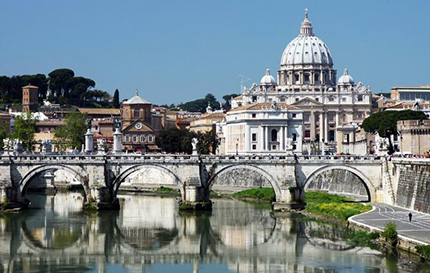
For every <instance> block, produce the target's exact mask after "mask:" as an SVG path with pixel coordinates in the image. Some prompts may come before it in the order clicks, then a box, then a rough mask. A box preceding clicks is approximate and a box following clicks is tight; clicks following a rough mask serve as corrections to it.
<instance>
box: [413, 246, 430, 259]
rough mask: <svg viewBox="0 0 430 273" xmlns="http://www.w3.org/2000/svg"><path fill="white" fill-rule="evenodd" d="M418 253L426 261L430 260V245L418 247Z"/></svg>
mask: <svg viewBox="0 0 430 273" xmlns="http://www.w3.org/2000/svg"><path fill="white" fill-rule="evenodd" d="M415 249H416V250H417V253H418V254H419V255H420V256H421V257H423V258H424V259H427V260H430V245H426V246H422V245H421V246H416V247H415Z"/></svg>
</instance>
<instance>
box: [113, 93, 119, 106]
mask: <svg viewBox="0 0 430 273" xmlns="http://www.w3.org/2000/svg"><path fill="white" fill-rule="evenodd" d="M112 104H113V107H114V108H119V91H118V89H116V90H115V93H114V94H113V101H112Z"/></svg>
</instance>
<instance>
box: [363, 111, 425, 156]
mask: <svg viewBox="0 0 430 273" xmlns="http://www.w3.org/2000/svg"><path fill="white" fill-rule="evenodd" d="M419 119H427V116H426V115H425V114H424V113H423V112H420V111H412V110H403V111H381V112H378V113H374V114H372V115H370V116H369V117H368V118H366V119H365V120H364V121H363V124H362V125H361V127H362V128H363V129H364V131H366V132H368V133H372V134H376V133H377V134H378V135H379V136H380V137H383V138H388V143H389V146H388V153H389V154H392V153H393V152H394V148H393V144H392V142H391V136H393V135H397V134H398V132H397V121H399V120H419Z"/></svg>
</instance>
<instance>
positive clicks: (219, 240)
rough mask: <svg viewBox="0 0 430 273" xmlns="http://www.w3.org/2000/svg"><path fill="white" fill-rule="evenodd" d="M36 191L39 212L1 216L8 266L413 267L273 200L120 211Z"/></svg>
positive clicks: (151, 203)
mask: <svg viewBox="0 0 430 273" xmlns="http://www.w3.org/2000/svg"><path fill="white" fill-rule="evenodd" d="M27 198H28V199H30V200H31V209H29V210H27V211H23V212H19V213H14V214H5V215H3V216H0V245H1V248H0V249H1V250H0V251H1V253H0V261H1V264H0V272H97V273H99V272H100V273H101V272H153V273H155V272H174V273H181V272H200V273H202V272H403V271H399V270H398V268H399V265H398V263H397V262H396V261H394V260H392V259H388V258H385V257H384V256H383V255H381V254H380V253H379V252H377V251H374V250H371V249H369V248H362V247H351V246H348V245H347V244H346V243H345V242H344V241H342V240H341V239H340V238H338V236H337V233H336V231H335V230H334V229H333V228H332V227H328V226H326V225H323V224H320V223H317V222H315V221H311V220H308V219H305V218H304V217H303V216H300V215H297V214H286V215H282V217H281V216H276V217H275V216H273V215H272V214H271V210H270V207H267V206H263V205H256V204H250V203H244V202H240V201H234V200H230V199H214V200H213V201H214V206H213V211H212V212H210V213H201V214H198V215H195V214H189V213H182V212H179V209H178V205H177V200H176V199H175V198H174V197H160V196H147V195H122V196H120V199H121V209H120V211H106V212H99V213H84V212H83V211H82V203H83V199H82V195H81V194H80V193H76V192H70V193H57V194H56V195H55V196H49V195H48V196H47V195H41V194H28V196H27Z"/></svg>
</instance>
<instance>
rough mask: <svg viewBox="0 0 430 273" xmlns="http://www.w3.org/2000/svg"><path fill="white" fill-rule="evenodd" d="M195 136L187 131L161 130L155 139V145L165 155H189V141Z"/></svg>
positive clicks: (190, 148) (190, 149)
mask: <svg viewBox="0 0 430 273" xmlns="http://www.w3.org/2000/svg"><path fill="white" fill-rule="evenodd" d="M194 136H195V134H194V133H192V132H190V131H189V130H186V129H183V130H179V129H176V128H171V129H167V130H163V131H161V132H160V135H159V136H158V138H157V145H158V146H159V147H160V148H161V150H162V151H164V152H166V153H187V154H191V152H192V147H191V139H192V138H193V137H194Z"/></svg>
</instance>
